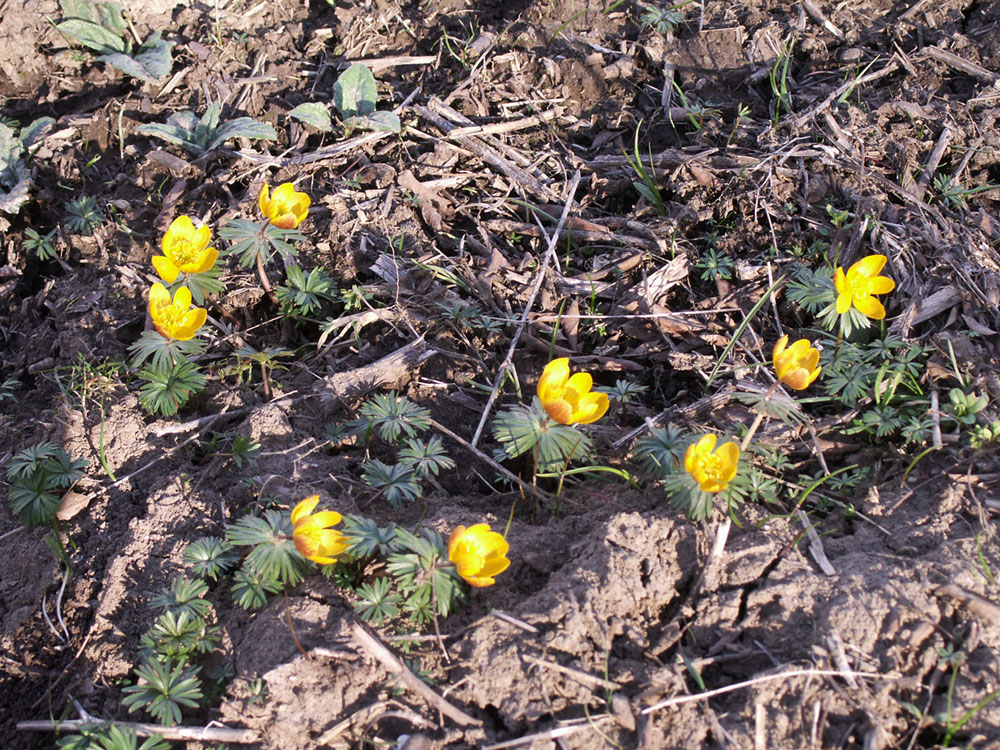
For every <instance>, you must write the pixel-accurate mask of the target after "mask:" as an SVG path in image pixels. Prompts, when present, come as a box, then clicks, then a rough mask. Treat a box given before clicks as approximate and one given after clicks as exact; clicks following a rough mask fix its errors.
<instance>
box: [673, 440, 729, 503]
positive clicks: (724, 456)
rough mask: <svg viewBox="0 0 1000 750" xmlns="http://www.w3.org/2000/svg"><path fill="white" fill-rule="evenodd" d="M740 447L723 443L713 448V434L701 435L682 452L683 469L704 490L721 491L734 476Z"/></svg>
mask: <svg viewBox="0 0 1000 750" xmlns="http://www.w3.org/2000/svg"><path fill="white" fill-rule="evenodd" d="M739 460H740V448H739V446H738V445H736V443H731V442H730V443H723V444H722V445H720V446H719V448H718V450H716V448H715V435H702V436H701V437H700V438H699V439H698V442H697V443H692V444H691V446H690V447H689V448H688V449H687V452H686V453H685V454H684V469H685V471H687V473H688V474H690V475H691V476H692V477H694V481H696V482H697V483H698V485H699V486H700V487H701V488H702V489H703V490H704V491H705V492H722V491H723V490H724V489H726V487H727V486H729V483H730V482H731V481H732V480H733V477H735V476H736V466H737V464H738V463H739Z"/></svg>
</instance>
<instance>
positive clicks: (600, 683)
mask: <svg viewBox="0 0 1000 750" xmlns="http://www.w3.org/2000/svg"><path fill="white" fill-rule="evenodd" d="M524 660H525V661H526V662H528V663H529V664H535V665H537V666H539V667H545V668H546V669H551V670H554V671H556V672H560V673H561V674H564V675H566V676H567V677H570V678H572V679H574V680H576V681H577V682H582V683H583V684H584V685H590V686H591V687H602V688H605V689H607V690H621V689H622V686H621V685H619V684H618V683H617V682H611V680H604V679H601V678H600V677H594V676H593V675H591V674H587V673H586V672H581V671H580V670H579V669H572V668H571V667H564V666H563V665H562V664H556V663H555V662H551V661H545V660H544V659H537V658H535V657H534V656H527V655H525V657H524Z"/></svg>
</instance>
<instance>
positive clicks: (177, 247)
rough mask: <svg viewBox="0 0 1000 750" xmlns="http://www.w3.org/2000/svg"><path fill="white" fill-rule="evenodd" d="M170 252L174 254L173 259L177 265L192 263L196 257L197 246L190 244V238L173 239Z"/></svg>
mask: <svg viewBox="0 0 1000 750" xmlns="http://www.w3.org/2000/svg"><path fill="white" fill-rule="evenodd" d="M170 253H171V255H173V256H174V257H173V261H174V263H176V264H177V265H178V266H184V265H187V264H188V263H193V262H194V261H195V260H196V259H197V258H198V248H196V247H195V246H194V245H192V244H191V241H190V240H181V239H178V240H175V241H174V245H173V247H172V248H171V249H170Z"/></svg>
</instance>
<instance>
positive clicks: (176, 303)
mask: <svg viewBox="0 0 1000 750" xmlns="http://www.w3.org/2000/svg"><path fill="white" fill-rule="evenodd" d="M149 316H150V317H151V318H152V319H153V326H154V327H155V328H156V330H157V331H158V332H159V334H160V335H161V336H164V337H165V338H168V339H175V340H176V341H187V340H188V339H190V338H193V337H194V335H195V333H197V331H198V329H199V328H201V327H202V326H203V325H205V320H206V318H207V317H208V313H206V312H205V311H204V310H203V309H202V308H200V307H191V290H190V289H188V288H187V287H185V286H182V287H181V288H180V289H178V290H177V291H176V292H174V298H173V299H170V292H168V291H167V288H166V287H165V286H163V284H153V287H152V288H151V289H150V290H149Z"/></svg>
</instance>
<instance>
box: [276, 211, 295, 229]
mask: <svg viewBox="0 0 1000 750" xmlns="http://www.w3.org/2000/svg"><path fill="white" fill-rule="evenodd" d="M271 223H272V224H274V226H276V227H278V229H295V227H297V226H298V225H299V222H298V221H297V220H296V218H295V216H294V215H293V214H280V215H277V216H273V217H272V218H271Z"/></svg>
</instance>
